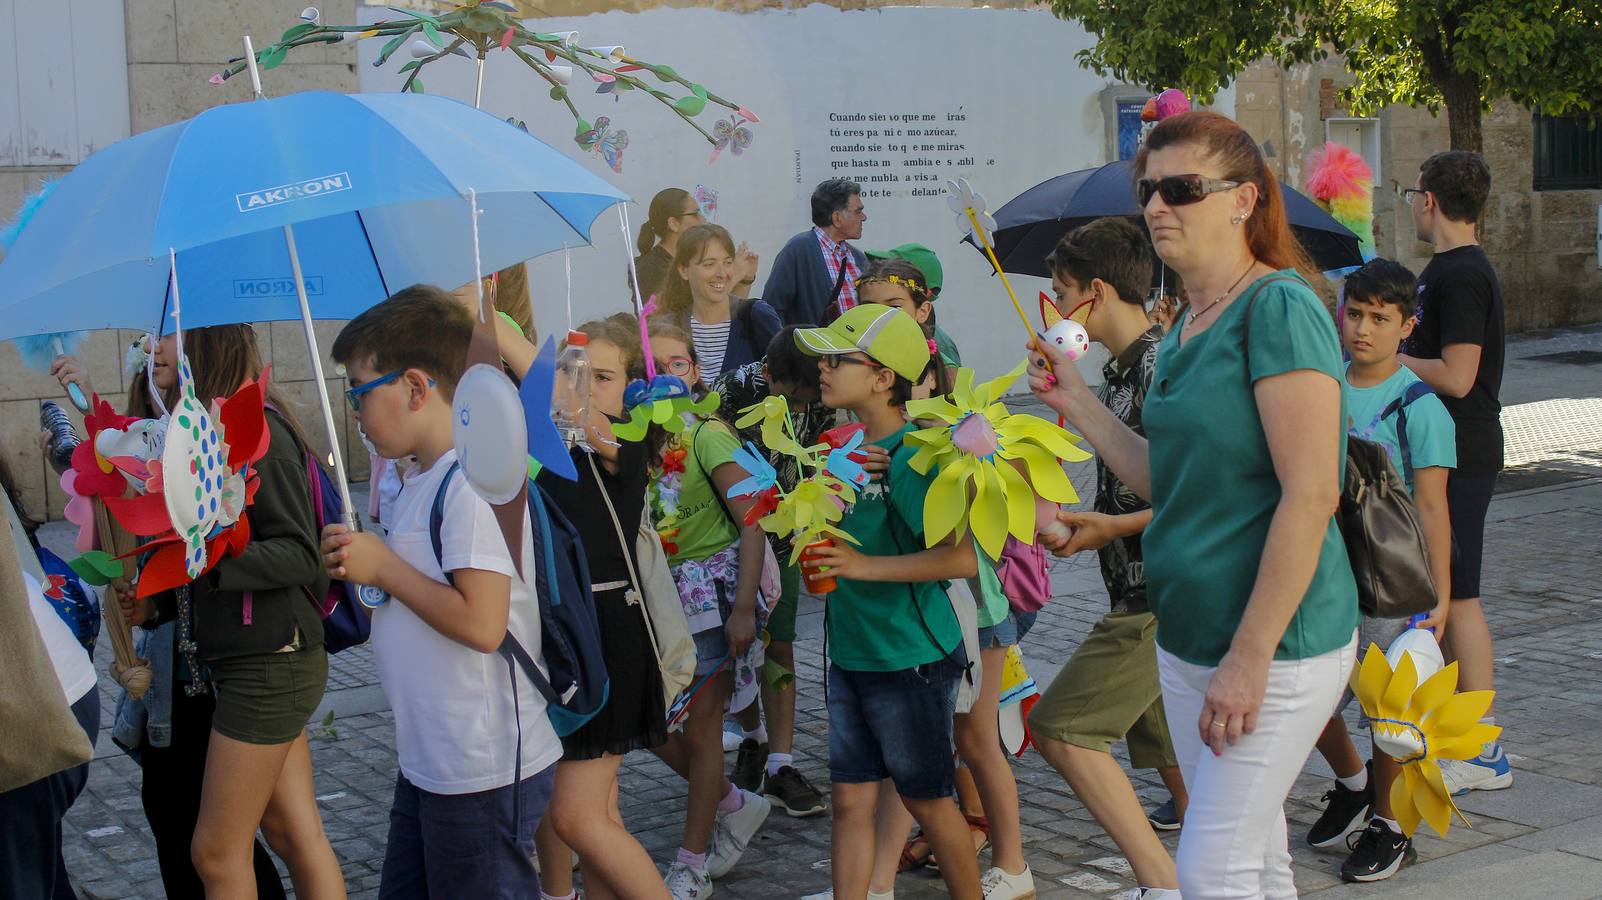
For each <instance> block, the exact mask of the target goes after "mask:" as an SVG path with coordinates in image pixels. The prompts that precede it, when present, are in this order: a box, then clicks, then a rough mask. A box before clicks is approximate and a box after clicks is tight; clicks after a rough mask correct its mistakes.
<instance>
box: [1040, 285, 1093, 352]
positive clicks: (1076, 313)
mask: <svg viewBox="0 0 1602 900" xmlns="http://www.w3.org/2000/svg"><path fill="white" fill-rule="evenodd" d="M1092 302H1093V301H1090V300H1086V301H1085V302H1083V303H1081V304H1079V305H1078V306H1076V307H1074V309H1073V311H1072V312H1070V313H1069V314H1068V315H1067V317H1066V318H1064V316H1063V314H1062V313H1060V312H1058V311H1057V304H1056V303H1053V302H1052V300H1051V298H1050V297H1048V296H1046V292H1045V291H1041V292H1040V318H1041V319H1042V320H1044V321H1045V323H1046V333H1045V334H1043V335H1041V336H1042V337H1043V338H1045V339H1046V341H1047V342H1049V343H1051V344H1054V345H1056V347H1057V349H1058V350H1059V351H1060V352H1061V353H1062V354H1063V355H1064V356H1067V357H1068V359H1069V360H1077V359H1079V358H1080V357H1082V356H1084V355H1085V354H1086V353H1089V352H1090V333H1089V332H1087V331H1085V320H1086V319H1087V318H1089V317H1090V308H1091V303H1092Z"/></svg>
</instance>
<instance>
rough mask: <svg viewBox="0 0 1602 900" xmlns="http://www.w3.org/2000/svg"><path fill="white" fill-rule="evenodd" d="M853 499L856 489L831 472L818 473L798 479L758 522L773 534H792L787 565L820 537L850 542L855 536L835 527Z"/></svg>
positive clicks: (799, 556) (854, 539)
mask: <svg viewBox="0 0 1602 900" xmlns="http://www.w3.org/2000/svg"><path fill="white" fill-rule="evenodd" d="M854 500H856V491H854V490H852V489H851V485H849V484H846V483H845V482H844V481H841V480H840V479H838V478H835V477H834V476H832V475H826V474H818V475H812V476H809V477H807V478H803V479H801V482H800V483H799V484H797V485H796V486H795V487H794V488H792V489H791V490H789V491H787V492H785V494H784V495H783V496H781V497H780V499H779V505H778V507H777V508H776V509H774V510H773V512H771V513H768V514H767V515H766V516H763V517H762V520H761V521H760V522H759V523H758V524H760V525H761V526H762V527H763V529H765V530H767V531H770V532H772V533H774V534H789V535H794V536H795V540H794V547H792V548H791V550H790V565H795V563H796V561H797V560H798V559H800V558H801V551H802V550H804V549H806V545H807V544H810V543H812V542H813V541H816V540H818V539H819V538H821V537H825V536H827V537H832V538H838V539H840V540H844V541H847V542H849V543H852V544H855V543H857V539H856V538H854V537H852V536H851V535H849V534H846V533H845V532H844V531H841V530H840V529H839V528H837V527H835V524H834V523H836V522H838V521H840V519H841V517H843V516H844V515H845V508H846V507H847V506H849V505H850V504H851V503H852V502H853V501H854Z"/></svg>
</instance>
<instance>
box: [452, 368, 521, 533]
mask: <svg viewBox="0 0 1602 900" xmlns="http://www.w3.org/2000/svg"><path fill="white" fill-rule="evenodd" d="M527 432H528V430H527V428H526V427H525V423H524V421H523V403H522V401H521V400H520V399H519V398H518V395H517V387H516V386H515V385H513V384H512V379H510V378H507V377H506V373H505V372H503V371H501V370H500V369H498V368H495V367H494V366H487V365H483V364H480V365H476V366H473V367H472V368H470V369H468V370H467V374H465V375H463V376H462V380H461V381H460V382H458V383H457V385H456V399H455V400H454V401H453V402H452V403H451V436H452V438H453V440H454V441H455V444H456V460H457V462H459V463H461V464H462V474H463V475H466V476H467V483H468V484H470V485H472V486H473V490H474V491H475V492H476V493H477V494H478V495H479V496H480V497H483V498H484V499H485V500H488V501H489V502H490V503H507V502H509V501H511V500H512V499H513V498H515V497H516V496H517V492H518V491H519V490H522V488H523V484H524V483H525V482H526V481H527V479H528V449H527V448H528V433H527Z"/></svg>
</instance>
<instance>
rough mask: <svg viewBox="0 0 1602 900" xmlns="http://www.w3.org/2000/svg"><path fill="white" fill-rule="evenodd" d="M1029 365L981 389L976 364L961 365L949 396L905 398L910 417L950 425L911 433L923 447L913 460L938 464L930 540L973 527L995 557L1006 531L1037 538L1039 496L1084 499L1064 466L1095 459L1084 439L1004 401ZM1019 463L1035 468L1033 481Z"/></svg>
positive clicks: (929, 499) (928, 513)
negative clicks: (1014, 409) (1015, 464)
mask: <svg viewBox="0 0 1602 900" xmlns="http://www.w3.org/2000/svg"><path fill="white" fill-rule="evenodd" d="M1026 365H1027V363H1019V364H1018V367H1017V368H1016V369H1013V370H1012V371H1011V372H1009V373H1007V374H1006V375H1003V376H1001V377H999V378H995V379H992V380H990V381H987V382H985V383H984V384H982V385H979V386H978V387H977V388H976V387H974V383H973V378H974V375H973V370H972V369H961V370H959V371H958V373H957V385H956V389H955V390H953V391H952V392H951V394H950V395H948V396H946V397H932V398H930V399H928V400H914V401H913V402H911V403H908V404H907V415H908V416H909V417H911V418H914V419H938V420H940V421H941V422H944V423H945V424H944V425H936V426H934V427H932V428H925V429H923V430H922V431H917V432H914V433H912V434H910V435H907V441H908V443H909V444H911V445H912V446H914V447H917V448H918V450H917V453H915V454H914V455H913V457H912V459H911V460H910V461H909V463H908V464H909V465H911V466H912V468H913V469H914V470H915V471H917V472H919V473H923V474H927V473H928V472H929V470H930V468H931V467H932V466H936V465H938V466H939V469H940V474H939V475H938V476H937V477H936V478H935V481H934V484H933V485H931V486H930V488H929V493H928V495H927V496H926V497H925V498H924V505H923V521H924V535H925V538H926V540H927V541H928V544H929V546H931V547H933V546H934V545H935V544H936V543H939V542H940V541H941V540H943V539H944V538H945V537H946V535H948V534H955V535H956V536H957V537H959V538H960V537H962V536H963V535H964V534H965V533H966V532H967V531H968V529H969V528H972V530H973V534H974V538H975V539H976V540H977V541H978V543H979V546H980V547H981V548H982V549H983V550H984V551H985V554H986V555H987V556H989V557H990V558H991V559H997V558H999V557H1000V556H1001V548H1002V546H1003V545H1005V544H1006V542H1007V535H1008V534H1011V535H1012V536H1014V537H1016V538H1018V540H1020V541H1023V542H1024V543H1026V544H1032V543H1034V539H1035V495H1036V494H1038V495H1039V496H1041V497H1042V498H1044V499H1046V500H1049V501H1051V502H1053V503H1077V502H1078V501H1079V495H1078V494H1076V493H1075V492H1074V486H1073V483H1072V482H1070V481H1069V480H1068V476H1067V474H1066V473H1064V472H1063V470H1062V464H1063V463H1064V462H1080V461H1082V460H1086V459H1089V458H1090V452H1089V451H1087V450H1085V449H1083V448H1081V447H1080V446H1079V441H1080V438H1078V437H1077V436H1075V435H1072V434H1069V433H1068V432H1066V431H1064V430H1063V429H1061V428H1059V427H1058V426H1056V425H1054V424H1052V423H1051V422H1047V421H1046V420H1045V419H1042V418H1040V417H1038V416H1031V415H1022V414H1018V415H1015V414H1013V413H1012V412H1010V411H1008V409H1007V407H1006V405H1005V404H1003V403H1001V402H999V401H1000V399H1001V397H1002V395H1003V394H1005V393H1006V391H1007V388H1009V387H1011V386H1012V383H1013V382H1014V381H1017V380H1018V376H1020V375H1022V374H1023V373H1024V367H1025V366H1026ZM1015 461H1016V462H1020V463H1022V464H1023V466H1024V467H1025V469H1027V471H1028V472H1029V477H1028V479H1027V480H1026V479H1025V478H1024V476H1023V475H1022V474H1020V473H1019V472H1018V470H1017V469H1016V468H1014V467H1013V465H1012V463H1013V462H1015ZM970 485H971V486H970Z"/></svg>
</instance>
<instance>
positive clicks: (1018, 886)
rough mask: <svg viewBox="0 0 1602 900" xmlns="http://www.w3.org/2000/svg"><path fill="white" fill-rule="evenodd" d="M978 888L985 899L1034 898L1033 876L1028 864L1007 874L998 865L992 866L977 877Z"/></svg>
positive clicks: (1025, 899)
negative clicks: (1017, 870)
mask: <svg viewBox="0 0 1602 900" xmlns="http://www.w3.org/2000/svg"><path fill="white" fill-rule="evenodd" d="M979 889H980V890H981V891H983V892H984V895H985V900H1034V897H1035V876H1034V874H1033V873H1032V872H1030V871H1029V867H1028V866H1024V870H1023V871H1022V872H1019V873H1018V874H1016V875H1008V874H1007V873H1006V872H1005V871H1003V870H1002V868H1001V867H1000V866H994V867H992V868H991V869H990V871H988V872H986V873H985V874H984V875H982V876H980V878H979Z"/></svg>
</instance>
